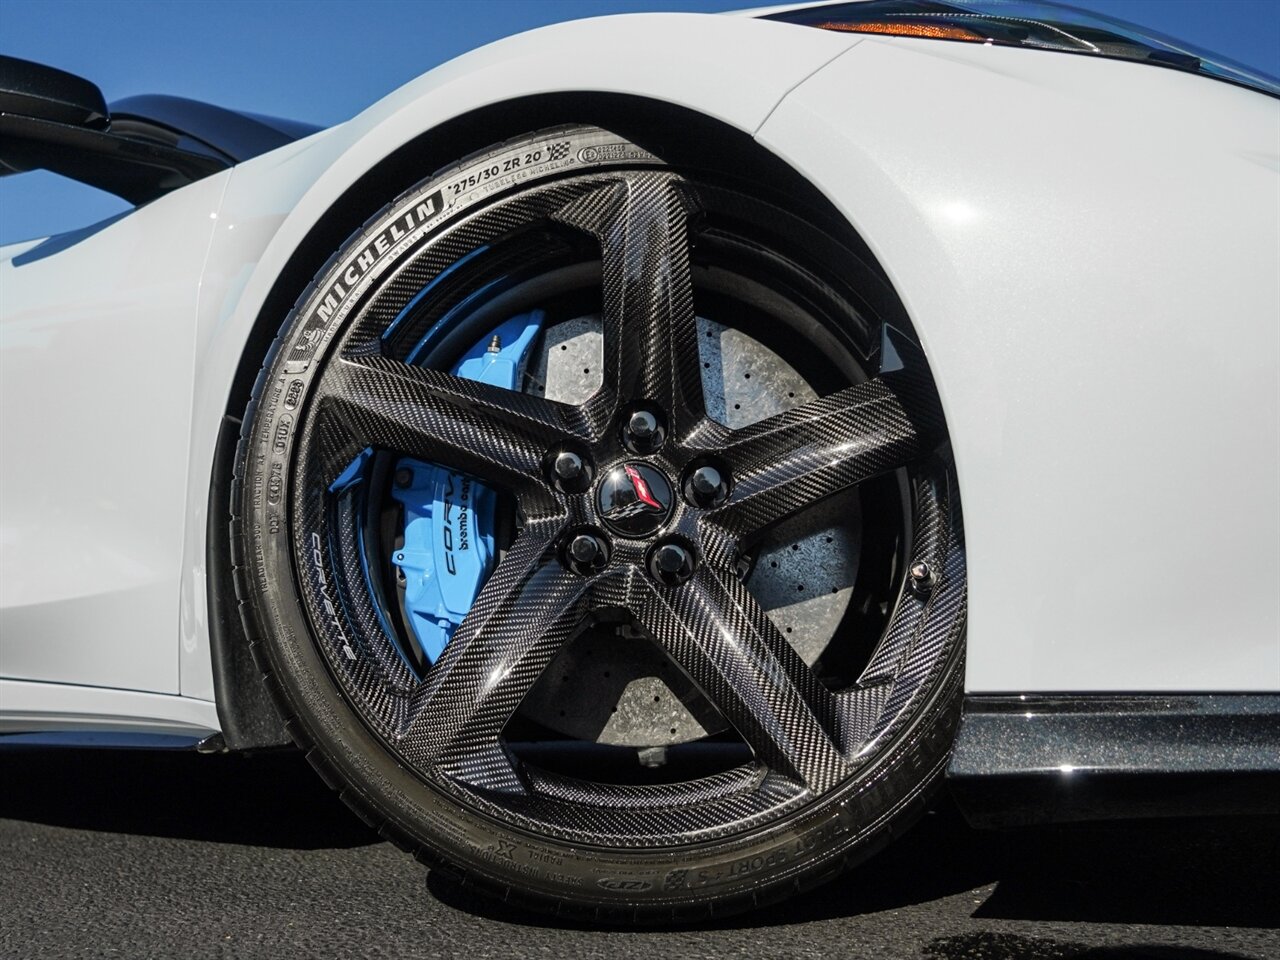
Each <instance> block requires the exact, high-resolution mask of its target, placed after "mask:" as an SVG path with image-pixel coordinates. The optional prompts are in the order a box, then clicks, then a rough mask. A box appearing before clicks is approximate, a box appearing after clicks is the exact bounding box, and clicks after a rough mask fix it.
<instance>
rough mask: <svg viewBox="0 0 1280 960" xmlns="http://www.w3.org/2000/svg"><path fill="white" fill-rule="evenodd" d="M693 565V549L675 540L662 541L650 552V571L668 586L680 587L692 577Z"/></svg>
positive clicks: (655, 577) (656, 578)
mask: <svg viewBox="0 0 1280 960" xmlns="http://www.w3.org/2000/svg"><path fill="white" fill-rule="evenodd" d="M693 567H694V559H693V551H692V550H690V549H689V548H688V547H686V546H684V545H683V544H679V543H675V542H674V541H668V542H667V543H660V544H658V545H657V546H656V547H654V548H653V550H652V551H651V552H650V553H649V573H650V574H651V575H652V576H653V578H654V579H655V580H657V581H658V582H659V583H664V584H666V585H667V586H668V587H678V586H679V585H680V584H682V583H684V582H685V581H686V580H688V579H689V578H690V577H692V576H693Z"/></svg>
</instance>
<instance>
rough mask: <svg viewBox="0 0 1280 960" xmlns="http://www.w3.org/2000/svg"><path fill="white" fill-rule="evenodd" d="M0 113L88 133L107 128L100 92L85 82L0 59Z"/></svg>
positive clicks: (26, 62) (40, 66)
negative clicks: (87, 129)
mask: <svg viewBox="0 0 1280 960" xmlns="http://www.w3.org/2000/svg"><path fill="white" fill-rule="evenodd" d="M0 113H8V114H13V115H15V116H19V117H30V118H32V119H35V120H49V121H51V122H53V123H65V124H69V125H71V126H74V127H87V128H89V129H90V130H106V129H107V128H108V127H109V126H110V124H111V121H110V116H109V114H108V113H107V101H106V100H105V99H104V98H103V96H102V91H101V90H99V89H98V88H97V87H96V86H94V85H93V84H92V83H90V82H89V81H88V80H85V79H84V78H83V77H77V76H76V75H75V74H73V73H67V72H66V71H64V70H56V69H54V68H53V67H46V66H44V65H43V64H40V63H32V62H31V61H30V60H19V59H18V58H17V57H6V56H0Z"/></svg>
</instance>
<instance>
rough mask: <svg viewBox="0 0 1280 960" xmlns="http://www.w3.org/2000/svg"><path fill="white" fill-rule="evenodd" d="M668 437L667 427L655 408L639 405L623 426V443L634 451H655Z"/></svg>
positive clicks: (643, 452)
mask: <svg viewBox="0 0 1280 960" xmlns="http://www.w3.org/2000/svg"><path fill="white" fill-rule="evenodd" d="M666 439H667V427H666V424H665V423H664V422H663V420H662V417H661V416H659V415H658V414H657V413H656V412H654V411H653V410H650V409H648V408H646V407H639V408H637V409H635V410H632V411H631V415H630V416H628V417H627V422H626V425H625V426H624V427H623V428H622V445H623V446H624V447H626V448H627V449H628V450H630V451H631V452H632V453H638V454H646V453H655V452H656V451H657V450H658V449H659V448H660V447H661V446H662V444H663V443H665V442H666Z"/></svg>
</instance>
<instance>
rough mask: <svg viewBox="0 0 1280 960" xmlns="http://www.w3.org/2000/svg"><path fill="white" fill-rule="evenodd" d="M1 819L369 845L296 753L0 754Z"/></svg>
mask: <svg viewBox="0 0 1280 960" xmlns="http://www.w3.org/2000/svg"><path fill="white" fill-rule="evenodd" d="M0 818H6V819H12V820H27V821H30V822H33V823H43V824H47V825H50V826H60V827H70V828H74V829H79V830H95V831H102V832H107V833H127V834H135V835H141V836H154V837H174V838H179V839H184V840H203V841H210V842H214V843H236V844H246V845H251V846H263V847H276V848H279V849H293V850H312V849H320V848H333V847H354V846H360V845H362V844H370V843H378V842H380V838H379V837H378V835H377V834H376V833H374V832H373V831H372V830H370V829H369V828H368V827H366V826H365V825H364V824H363V823H362V822H361V821H360V820H359V819H357V818H356V816H355V814H353V813H352V812H351V811H350V810H348V809H347V808H346V807H345V806H344V805H343V803H342V801H340V800H339V799H338V798H337V796H336V795H335V794H334V793H333V792H332V791H331V790H329V788H328V787H326V786H325V785H324V783H323V782H321V780H320V778H319V777H318V776H317V775H316V773H315V771H314V770H312V769H311V766H310V765H309V764H308V763H307V761H306V760H305V759H304V758H303V756H302V755H301V754H300V753H298V752H297V751H295V750H280V751H273V752H270V753H261V754H257V755H252V756H240V755H230V754H228V755H202V754H198V753H195V752H194V751H187V750H172V751H170V750H166V751H153V750H80V749H70V748H56V749H48V748H45V749H36V748H29V747H8V748H5V749H3V750H0Z"/></svg>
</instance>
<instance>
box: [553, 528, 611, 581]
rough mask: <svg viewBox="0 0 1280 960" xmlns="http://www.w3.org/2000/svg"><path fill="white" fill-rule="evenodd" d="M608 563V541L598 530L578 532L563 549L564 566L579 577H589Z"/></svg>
mask: <svg viewBox="0 0 1280 960" xmlns="http://www.w3.org/2000/svg"><path fill="white" fill-rule="evenodd" d="M608 562H609V541H608V540H606V539H605V537H604V534H602V533H600V532H599V531H598V530H579V531H578V532H577V533H576V534H573V535H572V536H570V537H569V538H568V542H567V543H566V544H565V547H564V565H565V566H566V567H568V568H569V569H570V570H572V571H573V572H574V573H576V574H578V575H579V576H584V577H587V576H590V575H591V574H593V573H598V572H599V571H600V570H602V569H604V566H605V564H606V563H608Z"/></svg>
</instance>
